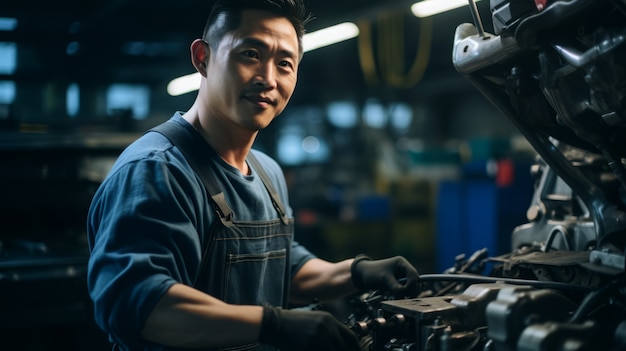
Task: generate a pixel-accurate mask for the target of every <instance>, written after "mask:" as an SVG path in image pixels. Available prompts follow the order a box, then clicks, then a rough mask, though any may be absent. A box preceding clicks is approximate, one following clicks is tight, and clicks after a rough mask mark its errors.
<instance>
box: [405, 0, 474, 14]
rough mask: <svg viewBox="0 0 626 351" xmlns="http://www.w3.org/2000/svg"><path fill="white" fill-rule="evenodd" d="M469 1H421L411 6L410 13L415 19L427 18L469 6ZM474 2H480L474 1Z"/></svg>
mask: <svg viewBox="0 0 626 351" xmlns="http://www.w3.org/2000/svg"><path fill="white" fill-rule="evenodd" d="M469 1H470V0H423V1H420V2H416V3H415V4H413V5H412V6H411V12H413V15H415V16H416V17H420V18H423V17H429V16H433V15H436V14H438V13H442V12H446V11H450V10H454V9H456V8H459V7H461V6H465V5H469ZM475 1H476V2H478V1H480V0H475Z"/></svg>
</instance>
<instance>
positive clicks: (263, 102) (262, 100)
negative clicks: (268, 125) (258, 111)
mask: <svg viewBox="0 0 626 351" xmlns="http://www.w3.org/2000/svg"><path fill="white" fill-rule="evenodd" d="M244 98H245V99H246V100H248V101H250V102H251V103H252V104H254V105H256V106H258V107H269V106H273V105H274V104H275V101H274V100H272V99H271V98H269V97H265V96H261V95H244Z"/></svg>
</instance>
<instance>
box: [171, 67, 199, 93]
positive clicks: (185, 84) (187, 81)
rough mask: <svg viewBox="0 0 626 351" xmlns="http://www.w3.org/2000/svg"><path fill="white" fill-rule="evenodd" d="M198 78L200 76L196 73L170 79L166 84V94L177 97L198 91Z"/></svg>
mask: <svg viewBox="0 0 626 351" xmlns="http://www.w3.org/2000/svg"><path fill="white" fill-rule="evenodd" d="M200 78H202V76H201V75H200V73H198V72H196V73H192V74H187V75H185V76H182V77H178V78H175V79H172V81H171V82H169V83H168V84H167V93H168V94H170V95H171V96H178V95H183V94H187V93H190V92H192V91H194V90H198V88H200Z"/></svg>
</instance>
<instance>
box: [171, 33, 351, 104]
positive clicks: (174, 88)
mask: <svg viewBox="0 0 626 351" xmlns="http://www.w3.org/2000/svg"><path fill="white" fill-rule="evenodd" d="M358 35H359V27H358V26H357V25H356V24H354V23H351V22H345V23H340V24H337V25H334V26H331V27H328V28H324V29H320V30H317V31H315V32H311V33H307V34H305V35H304V36H303V37H302V49H303V51H304V52H308V51H313V50H315V49H319V48H322V47H324V46H328V45H332V44H336V43H339V42H342V41H345V40H348V39H352V38H355V37H357V36H358ZM200 78H201V76H200V73H198V72H196V73H192V74H188V75H185V76H182V77H178V78H175V79H173V80H172V81H171V82H169V84H167V93H168V94H170V95H171V96H178V95H183V94H186V93H190V92H192V91H194V90H198V88H199V87H200Z"/></svg>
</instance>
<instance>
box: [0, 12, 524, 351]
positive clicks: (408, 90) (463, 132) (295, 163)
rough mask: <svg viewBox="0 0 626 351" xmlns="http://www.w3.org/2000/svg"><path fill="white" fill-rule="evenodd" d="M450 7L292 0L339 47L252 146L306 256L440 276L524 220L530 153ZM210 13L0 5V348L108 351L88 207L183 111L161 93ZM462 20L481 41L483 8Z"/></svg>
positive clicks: (168, 89)
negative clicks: (285, 200)
mask: <svg viewBox="0 0 626 351" xmlns="http://www.w3.org/2000/svg"><path fill="white" fill-rule="evenodd" d="M419 2H425V1H419ZM435 2H438V3H450V1H449V0H435ZM462 2H463V4H462V5H465V6H461V7H460V8H456V9H452V10H449V11H445V12H441V13H438V14H433V15H430V16H425V17H417V16H416V14H415V12H416V10H415V8H414V7H412V6H413V5H414V4H416V2H415V1H405V0H386V1H375V0H340V1H328V0H315V1H312V0H309V1H308V9H309V10H310V11H311V12H312V13H313V14H314V16H315V19H314V20H313V21H312V22H310V24H309V25H308V27H307V31H308V32H309V33H311V34H314V33H315V32H317V31H319V30H322V29H324V28H328V27H332V26H334V25H337V24H341V23H350V26H348V27H341V29H340V33H343V34H345V35H346V38H344V40H341V41H339V42H337V43H334V44H331V45H328V46H323V47H319V48H317V49H310V50H309V51H307V52H306V53H305V55H304V59H303V61H302V63H301V66H300V72H299V81H298V86H297V88H296V92H295V94H294V96H293V98H292V100H291V103H290V105H289V106H288V107H287V109H286V110H285V111H284V112H283V114H282V115H281V116H280V117H278V119H277V120H276V121H275V122H274V123H273V124H272V125H271V126H270V127H269V128H268V129H267V130H264V131H263V132H262V133H261V134H260V136H259V138H258V140H257V142H256V145H255V147H256V148H258V149H261V150H263V151H265V152H266V153H268V154H269V155H271V156H273V157H274V158H275V159H276V160H277V161H278V162H279V163H280V164H281V165H282V166H283V169H284V171H285V174H286V176H287V180H288V182H289V186H290V197H291V205H292V207H293V209H294V211H295V214H296V223H297V230H296V238H297V240H298V241H300V242H302V243H304V244H305V245H307V246H308V247H309V248H310V249H311V250H312V251H314V252H316V253H317V254H318V255H319V256H320V257H323V258H326V259H329V260H339V259H344V258H347V257H351V256H354V255H356V254H359V253H366V254H368V255H370V256H372V257H375V258H378V257H386V256H390V255H404V256H405V257H407V258H408V259H409V260H410V261H411V262H413V263H414V264H415V265H416V267H417V268H418V269H419V270H420V271H421V272H425V273H426V272H441V271H443V270H445V269H446V268H448V267H450V266H452V265H454V262H455V257H456V256H457V255H459V254H466V255H470V254H471V253H473V252H474V251H475V250H478V249H481V248H484V247H485V248H488V249H489V252H490V254H492V255H497V254H500V253H505V252H508V251H509V245H510V243H509V236H510V233H511V231H512V229H513V228H514V227H515V226H517V225H519V224H522V223H524V222H525V221H526V215H525V213H526V208H527V207H528V204H529V202H530V197H531V194H532V190H533V179H532V178H531V173H530V166H531V164H532V162H533V161H534V152H533V151H532V150H531V149H530V147H529V146H528V144H527V143H526V141H525V140H524V139H523V137H521V135H520V134H519V133H518V131H517V130H516V128H515V127H514V126H513V125H512V124H511V123H510V122H509V120H508V119H507V118H506V117H505V116H504V115H503V114H502V113H500V112H499V111H498V110H496V109H495V108H494V107H493V106H491V105H490V103H489V102H488V101H487V100H486V99H485V98H484V97H483V96H482V95H480V93H478V91H477V90H476V89H474V87H473V86H472V85H471V84H470V83H469V81H467V80H466V79H465V78H464V77H463V76H461V75H460V74H459V73H458V72H456V71H455V69H454V67H453V65H452V59H451V57H452V47H453V37H454V31H455V29H456V27H457V25H459V24H461V23H465V22H473V20H472V15H471V12H470V10H469V7H468V6H467V4H468V3H467V2H466V1H462ZM211 4H212V1H193V0H178V1H165V0H156V1H155V0H152V1H147V0H90V1H84V0H59V1H41V0H31V1H5V2H3V3H2V4H1V5H0V189H1V190H0V191H1V192H0V194H1V198H0V199H1V201H0V216H1V217H0V218H1V220H2V224H1V225H0V233H1V234H0V297H1V298H0V332H1V335H2V337H3V339H4V340H9V342H14V344H15V346H14V347H13V346H12V347H13V348H10V349H11V350H56V349H63V350H97V349H100V348H101V349H109V346H108V345H107V344H106V342H105V341H104V336H103V335H102V334H101V333H100V332H99V330H97V328H95V327H94V325H93V322H92V319H91V318H92V317H91V307H90V305H89V300H88V297H87V295H86V290H85V286H84V277H85V271H86V265H85V263H86V259H87V254H88V253H87V248H86V237H85V214H86V210H87V207H88V206H89V201H90V199H91V196H92V195H93V193H94V192H95V189H96V188H97V186H98V185H99V183H100V182H101V181H102V179H103V178H104V176H105V175H106V173H107V171H108V169H109V168H110V167H111V165H112V163H113V162H114V161H115V158H116V157H117V155H118V154H119V152H120V151H121V150H122V149H123V148H124V147H125V146H126V145H128V144H129V143H130V142H132V141H133V140H135V139H136V138H137V137H138V136H139V135H141V133H142V132H143V131H145V130H146V129H148V128H150V127H152V126H154V125H157V124H159V123H161V122H163V121H165V120H167V119H168V118H170V116H171V115H172V114H173V113H174V112H175V111H184V110H186V109H187V108H189V107H190V106H191V104H192V103H193V101H194V99H195V91H193V89H192V90H190V91H189V90H187V91H188V92H184V91H180V90H179V91H177V90H175V84H174V83H173V82H176V79H177V78H180V77H184V76H186V75H189V74H192V73H194V68H193V66H192V65H191V63H190V59H189V45H190V43H191V42H192V41H193V40H194V39H195V38H198V37H200V36H201V32H202V29H203V27H204V22H205V20H206V17H207V15H208V12H209V9H210V6H211ZM477 7H478V10H479V12H480V14H481V15H482V19H483V25H484V27H485V30H486V31H487V32H493V31H492V29H491V21H490V13H489V2H488V1H480V2H478V3H477ZM412 8H413V9H414V10H412ZM355 28H356V30H355ZM324 36H329V35H324ZM191 80H192V82H193V77H192V78H191Z"/></svg>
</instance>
